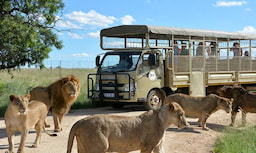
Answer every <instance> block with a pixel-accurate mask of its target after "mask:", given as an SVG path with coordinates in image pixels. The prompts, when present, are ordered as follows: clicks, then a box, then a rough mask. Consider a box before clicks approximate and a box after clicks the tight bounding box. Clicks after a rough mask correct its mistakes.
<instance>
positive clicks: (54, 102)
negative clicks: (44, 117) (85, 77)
mask: <svg viewBox="0 0 256 153" xmlns="http://www.w3.org/2000/svg"><path fill="white" fill-rule="evenodd" d="M79 93H80V81H79V79H78V78H76V77H75V76H74V75H68V76H66V77H63V78H61V79H59V80H57V81H55V82H54V83H52V84H50V85H49V86H48V87H41V86H39V87H36V88H34V89H32V91H31V92H30V94H31V100H38V101H42V102H44V103H45V104H46V105H47V107H48V109H50V108H52V113H53V118H54V125H55V130H56V131H59V130H60V129H58V128H60V127H58V125H57V124H58V123H56V122H59V124H61V121H62V117H63V116H64V115H65V114H66V113H68V111H69V109H70V107H71V105H72V104H73V103H74V102H75V101H76V99H77V97H78V95H79ZM56 117H57V118H58V121H57V120H56ZM56 126H57V127H56ZM56 128H57V129H56Z"/></svg>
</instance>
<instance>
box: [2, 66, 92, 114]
mask: <svg viewBox="0 0 256 153" xmlns="http://www.w3.org/2000/svg"><path fill="white" fill-rule="evenodd" d="M95 72H96V70H95V69H58V68H56V69H42V70H39V69H32V68H30V69H21V70H16V71H12V72H11V73H12V75H13V78H12V75H10V74H9V73H8V72H7V71H0V117H1V116H3V115H4V113H5V110H6V108H7V106H8V104H9V96H10V95H12V94H17V95H25V94H27V93H29V91H30V90H31V89H32V88H34V87H36V86H48V85H50V84H51V83H52V82H54V81H56V80H58V79H59V78H60V77H65V76H66V75H69V74H73V75H74V76H76V77H78V78H79V80H80V83H81V92H80V95H79V96H78V98H77V101H76V102H75V104H74V105H73V106H72V108H88V107H95V104H94V103H93V102H91V101H89V100H88V99H87V75H88V74H89V73H95Z"/></svg>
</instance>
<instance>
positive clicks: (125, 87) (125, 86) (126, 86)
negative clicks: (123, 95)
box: [124, 83, 137, 91]
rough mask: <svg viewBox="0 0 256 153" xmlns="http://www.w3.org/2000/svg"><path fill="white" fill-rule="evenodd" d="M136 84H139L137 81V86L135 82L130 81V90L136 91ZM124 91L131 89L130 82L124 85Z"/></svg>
mask: <svg viewBox="0 0 256 153" xmlns="http://www.w3.org/2000/svg"><path fill="white" fill-rule="evenodd" d="M136 86H137V84H136V83H135V86H134V83H130V91H135V90H136ZM124 91H129V84H125V85H124Z"/></svg>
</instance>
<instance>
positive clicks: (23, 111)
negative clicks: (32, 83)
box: [4, 94, 56, 153]
mask: <svg viewBox="0 0 256 153" xmlns="http://www.w3.org/2000/svg"><path fill="white" fill-rule="evenodd" d="M29 98H30V95H29V94H27V95H26V96H17V95H11V96H10V101H11V103H10V104H9V106H8V108H7V109H6V112H5V115H4V120H5V124H6V132H7V136H8V142H9V152H10V153H12V152H13V143H12V136H13V135H14V132H16V131H19V132H21V140H20V146H19V149H18V153H23V152H24V151H23V150H24V145H25V141H26V137H27V134H28V131H29V128H32V127H34V126H35V129H36V140H35V142H34V144H33V145H32V147H37V146H38V144H39V140H40V138H41V132H42V129H43V130H44V131H45V129H44V119H45V118H46V115H47V112H48V109H47V106H46V105H45V104H44V103H42V102H39V101H31V102H29ZM45 132H46V131H45ZM46 133H47V132H46ZM47 134H48V135H50V136H56V135H55V134H49V133H47Z"/></svg>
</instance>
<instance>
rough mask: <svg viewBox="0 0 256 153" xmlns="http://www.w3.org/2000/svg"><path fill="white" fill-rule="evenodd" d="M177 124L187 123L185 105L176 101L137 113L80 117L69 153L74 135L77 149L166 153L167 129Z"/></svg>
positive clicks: (72, 132) (91, 152)
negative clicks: (131, 115) (182, 105)
mask: <svg viewBox="0 0 256 153" xmlns="http://www.w3.org/2000/svg"><path fill="white" fill-rule="evenodd" d="M171 124H175V125H177V126H178V127H180V128H183V127H184V126H186V125H188V124H187V122H186V120H185V114H184V111H183V109H182V108H181V107H180V106H179V104H177V103H170V104H169V105H164V106H162V107H161V108H160V110H150V111H148V112H145V113H144V114H141V115H139V116H136V117H126V116H113V115H93V116H90V117H87V118H84V119H81V120H79V121H77V122H76V123H75V124H74V125H73V127H72V128H71V130H70V134H69V139H68V146H67V153H71V149H72V146H73V140H74V137H76V140H77V150H78V153H86V152H88V153H103V152H120V153H121V152H122V153H124V152H130V151H134V150H141V153H151V152H152V151H153V150H154V152H157V153H163V152H164V150H163V146H162V145H163V141H164V134H165V130H166V129H167V128H168V127H169V126H170V125H171Z"/></svg>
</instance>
